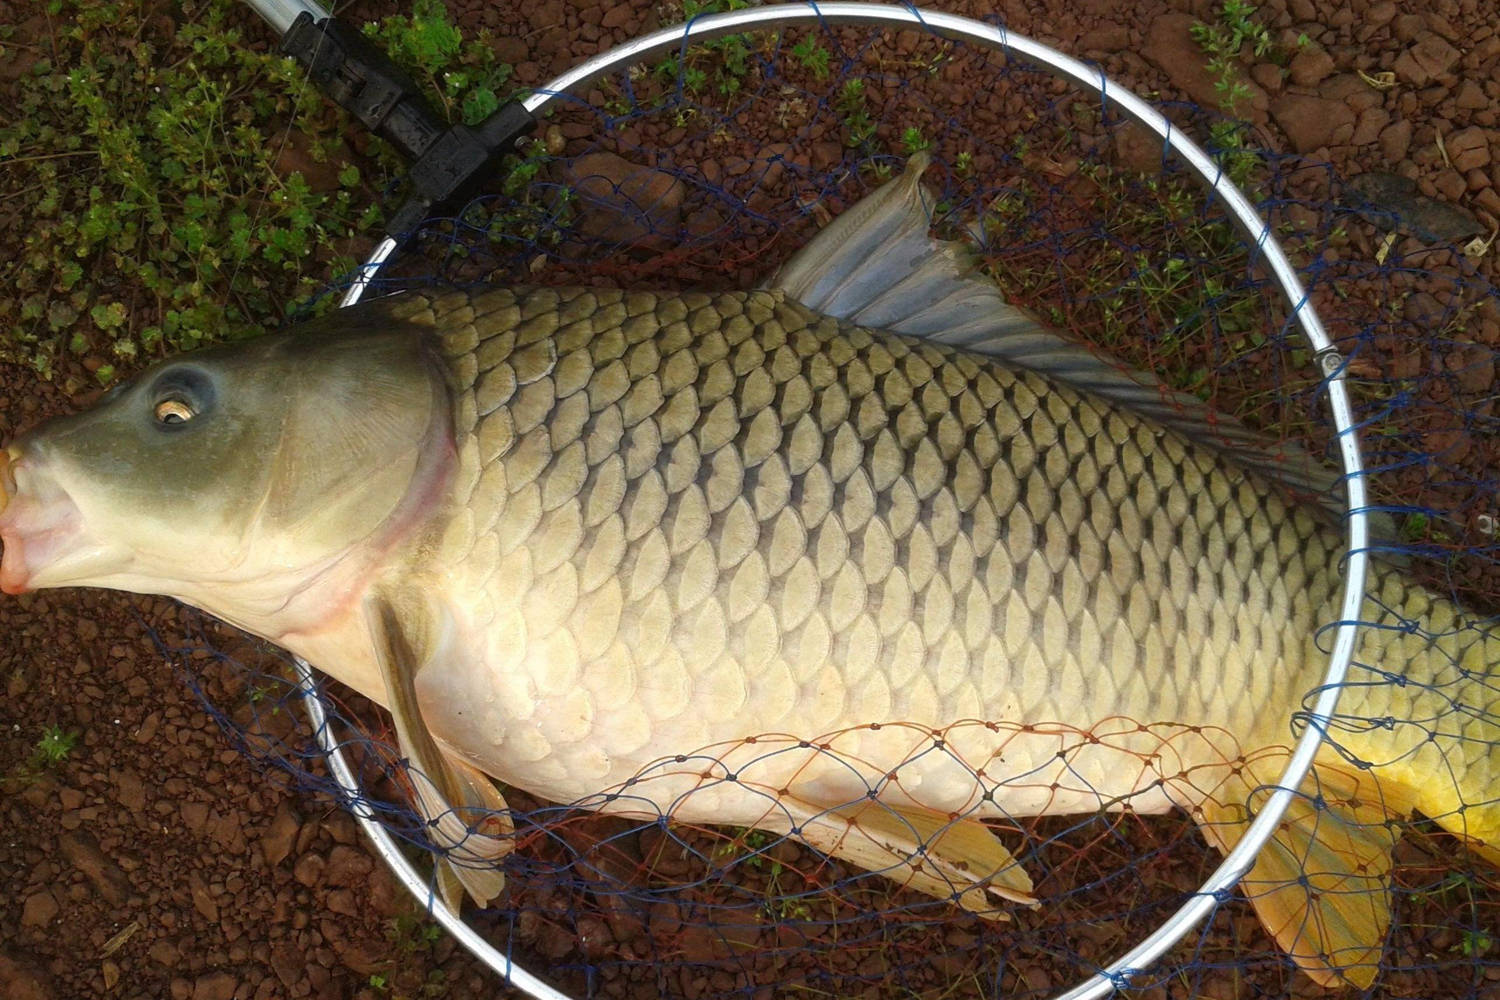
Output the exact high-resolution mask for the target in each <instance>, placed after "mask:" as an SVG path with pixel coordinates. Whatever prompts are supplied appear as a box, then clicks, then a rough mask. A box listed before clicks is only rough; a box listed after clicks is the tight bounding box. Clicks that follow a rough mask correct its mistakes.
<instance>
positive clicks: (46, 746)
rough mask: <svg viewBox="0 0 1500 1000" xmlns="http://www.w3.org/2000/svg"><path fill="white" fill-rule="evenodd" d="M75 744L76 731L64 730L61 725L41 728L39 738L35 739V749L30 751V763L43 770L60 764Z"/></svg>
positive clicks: (76, 740) (76, 739) (76, 742)
mask: <svg viewBox="0 0 1500 1000" xmlns="http://www.w3.org/2000/svg"><path fill="white" fill-rule="evenodd" d="M77 745H78V733H77V732H67V731H64V730H63V728H62V727H61V726H48V727H47V728H46V729H44V730H42V736H41V739H39V740H37V741H36V749H34V750H33V751H32V753H31V762H32V765H33V766H34V767H36V768H37V769H39V770H44V769H46V768H49V767H54V766H56V765H58V764H61V763H62V762H63V761H65V760H67V759H68V755H69V754H71V753H72V752H73V748H74V747H76V746H77Z"/></svg>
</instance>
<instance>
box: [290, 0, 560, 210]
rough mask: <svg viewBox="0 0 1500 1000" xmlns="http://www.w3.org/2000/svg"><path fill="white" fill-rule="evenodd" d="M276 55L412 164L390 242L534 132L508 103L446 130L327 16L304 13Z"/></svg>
mask: <svg viewBox="0 0 1500 1000" xmlns="http://www.w3.org/2000/svg"><path fill="white" fill-rule="evenodd" d="M281 51H282V52H284V53H286V54H287V55H289V56H291V57H292V58H294V59H296V60H297V62H298V63H300V64H301V65H302V66H303V67H305V68H306V69H307V72H308V76H309V78H310V79H311V80H312V81H313V83H315V84H316V85H317V87H318V89H319V90H321V91H322V92H323V93H324V94H325V95H327V96H328V98H329V99H330V100H332V101H334V102H335V103H337V104H338V105H339V106H340V107H342V108H344V109H345V110H347V111H349V112H350V113H351V114H353V115H354V116H355V117H356V118H358V119H359V120H360V121H361V122H363V123H364V124H365V126H366V127H367V128H369V129H370V130H371V131H372V132H374V133H375V134H376V135H378V136H380V137H381V138H382V139H385V140H386V141H387V142H389V143H390V144H391V145H393V146H394V147H396V150H397V151H398V152H399V153H400V154H401V155H402V156H404V157H406V158H407V159H408V160H410V161H412V162H411V166H410V167H409V168H408V170H407V179H408V182H409V191H408V193H407V197H406V200H405V201H404V202H403V203H402V204H401V207H400V208H398V209H397V210H396V212H395V213H394V214H393V215H392V216H391V217H390V221H389V222H388V223H387V225H386V232H387V233H388V234H390V235H391V236H393V237H396V238H397V239H403V238H405V237H406V236H407V235H409V234H410V233H412V232H413V231H415V230H416V228H417V227H418V226H420V225H421V224H422V221H423V220H424V219H426V218H427V217H428V215H430V214H431V213H432V212H433V210H435V209H439V208H443V207H454V206H456V205H457V204H459V203H461V202H462V201H463V200H464V199H465V198H466V197H467V196H468V194H469V193H470V192H471V191H472V190H473V189H474V188H475V187H477V186H478V184H479V183H480V181H481V180H482V179H483V178H485V177H487V176H489V175H490V174H492V173H493V172H494V169H495V167H496V165H497V163H498V161H499V159H500V158H501V157H503V156H505V155H506V154H508V153H513V152H515V150H516V146H517V144H518V143H519V142H520V141H521V139H522V138H524V137H525V136H526V135H527V134H529V133H530V132H531V131H532V130H533V129H534V128H536V119H535V118H533V117H532V115H531V113H530V112H529V111H527V110H526V109H525V108H524V107H522V106H521V105H520V104H518V103H516V102H515V101H511V102H508V103H507V104H504V105H502V106H501V107H500V108H499V109H497V110H496V111H495V112H494V113H492V114H491V115H490V116H489V117H488V118H486V119H485V120H484V121H483V122H481V123H480V124H479V125H477V126H472V127H471V126H468V125H449V124H448V123H447V122H445V121H444V120H443V119H442V118H441V117H440V116H439V115H438V114H437V112H435V111H434V110H433V109H432V107H431V105H429V104H428V103H427V101H426V100H425V99H424V98H423V97H422V94H421V91H420V90H418V89H417V86H416V84H414V83H412V81H411V78H410V77H408V76H407V75H406V74H405V73H403V72H402V71H401V69H400V67H398V66H397V65H396V64H395V63H393V62H391V60H390V58H389V57H387V56H386V54H385V53H384V52H382V51H380V49H378V48H377V47H376V46H375V45H374V43H372V42H371V41H370V40H369V39H367V38H366V37H365V36H364V35H362V34H360V33H359V31H357V30H356V29H354V28H352V27H350V26H349V25H347V24H344V23H343V22H341V21H338V20H336V19H334V18H331V17H330V18H324V19H323V20H321V21H316V22H315V21H314V20H313V19H312V16H311V15H310V14H308V13H307V12H305V11H304V12H302V13H300V14H298V15H297V19H296V20H295V21H294V22H292V26H291V27H290V28H288V29H287V31H286V34H285V35H283V36H282V39H281Z"/></svg>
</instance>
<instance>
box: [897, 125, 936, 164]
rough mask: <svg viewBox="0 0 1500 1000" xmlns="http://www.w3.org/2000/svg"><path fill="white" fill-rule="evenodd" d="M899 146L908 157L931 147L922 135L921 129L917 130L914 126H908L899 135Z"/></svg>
mask: <svg viewBox="0 0 1500 1000" xmlns="http://www.w3.org/2000/svg"><path fill="white" fill-rule="evenodd" d="M901 145H902V147H903V148H905V150H906V154H907V155H908V156H913V155H915V154H917V153H920V152H921V151H922V150H924V149H927V148H929V147H931V146H932V142H931V141H930V140H929V139H928V138H927V136H925V135H923V134H922V130H921V129H919V128H917V127H916V126H915V125H910V126H907V128H906V130H905V131H903V132H902V133H901Z"/></svg>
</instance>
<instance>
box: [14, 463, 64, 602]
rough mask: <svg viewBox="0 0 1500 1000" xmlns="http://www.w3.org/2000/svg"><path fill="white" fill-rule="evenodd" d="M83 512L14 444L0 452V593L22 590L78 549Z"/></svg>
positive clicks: (30, 587) (32, 588)
mask: <svg viewBox="0 0 1500 1000" xmlns="http://www.w3.org/2000/svg"><path fill="white" fill-rule="evenodd" d="M82 529H83V515H82V513H81V512H80V511H79V509H78V505H77V504H75V503H74V502H73V500H72V498H71V497H69V496H68V494H67V493H66V492H65V491H64V490H63V489H62V488H61V487H59V486H58V485H57V484H56V483H55V482H53V481H52V477H50V476H47V475H44V474H38V473H37V470H35V469H33V468H31V467H30V465H29V463H28V462H27V460H26V459H25V458H24V457H23V456H22V454H21V452H20V451H19V450H18V449H17V448H16V446H15V445H11V446H10V447H8V448H6V449H4V450H3V451H0V592H4V593H7V594H24V593H26V592H27V591H28V590H35V589H36V588H37V587H38V586H46V585H47V584H46V583H44V582H42V581H41V580H40V577H42V576H43V575H45V571H46V570H48V569H55V568H57V567H58V565H59V564H60V563H62V562H63V561H65V560H66V558H67V557H68V556H69V555H70V554H72V553H73V552H74V551H75V550H76V549H77V548H78V547H79V542H80V541H81V540H82V536H83V530H82Z"/></svg>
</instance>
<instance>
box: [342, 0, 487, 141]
mask: <svg viewBox="0 0 1500 1000" xmlns="http://www.w3.org/2000/svg"><path fill="white" fill-rule="evenodd" d="M364 32H365V34H366V35H368V36H370V37H371V38H372V39H374V40H375V41H376V42H378V43H380V46H381V48H382V49H384V50H385V52H386V54H387V55H389V56H390V57H391V60H392V61H393V62H395V63H396V64H397V65H398V66H400V67H402V68H403V69H405V70H406V71H407V72H409V73H411V74H412V76H413V79H415V80H417V81H418V82H422V83H425V84H426V85H427V88H428V91H429V93H430V94H431V95H432V96H433V97H434V98H435V99H436V100H437V102H438V104H439V105H440V106H441V109H442V112H443V117H444V118H446V119H447V120H448V121H458V120H462V121H463V122H464V124H466V125H477V124H479V122H481V121H483V120H484V119H485V118H486V117H488V116H489V114H490V113H491V112H492V111H494V110H495V109H496V108H498V107H499V106H500V100H501V98H500V93H501V88H502V87H503V86H504V85H505V83H506V81H507V80H509V79H510V74H511V68H510V67H509V66H507V65H506V64H504V63H502V62H499V61H497V60H496V59H495V53H494V50H493V48H491V46H490V45H489V43H488V41H487V40H486V38H485V35H484V34H483V33H481V34H480V35H479V37H477V38H476V39H474V40H472V41H470V42H468V43H467V44H465V42H464V39H463V34H462V33H461V32H460V31H459V29H458V27H457V26H455V25H454V24H453V23H451V22H450V21H449V20H448V12H447V10H446V8H445V7H444V6H443V3H442V0H415V2H414V3H413V5H412V12H411V16H410V17H406V16H401V15H397V16H395V17H387V18H384V19H382V20H381V21H380V23H379V24H367V25H365V28H364Z"/></svg>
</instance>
